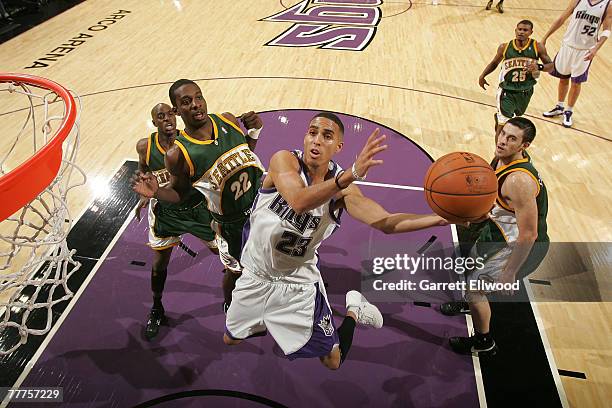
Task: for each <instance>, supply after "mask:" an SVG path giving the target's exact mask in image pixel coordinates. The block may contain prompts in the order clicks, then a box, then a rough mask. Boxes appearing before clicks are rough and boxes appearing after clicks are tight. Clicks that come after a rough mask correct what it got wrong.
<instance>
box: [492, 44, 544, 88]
mask: <svg viewBox="0 0 612 408" xmlns="http://www.w3.org/2000/svg"><path fill="white" fill-rule="evenodd" d="M534 60H535V61H537V60H538V47H537V45H536V41H535V40H534V39H532V38H530V39H529V40H528V41H527V45H526V46H525V47H523V48H518V46H517V45H516V40H512V41H510V42H509V43H508V44H506V48H505V49H504V59H503V60H502V65H501V70H500V72H499V86H500V88H503V89H505V90H508V91H527V90H529V89H531V88H533V86H534V85H535V84H536V83H537V81H536V79H535V78H534V77H533V75H532V74H531V73H529V72H526V71H524V70H523V69H524V68H526V67H527V65H528V64H529V63H530V62H533V61H534Z"/></svg>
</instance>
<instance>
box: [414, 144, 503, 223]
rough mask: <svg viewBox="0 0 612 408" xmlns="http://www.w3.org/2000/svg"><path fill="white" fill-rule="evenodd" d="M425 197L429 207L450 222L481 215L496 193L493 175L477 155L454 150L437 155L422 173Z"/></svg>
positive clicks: (495, 182)
mask: <svg viewBox="0 0 612 408" xmlns="http://www.w3.org/2000/svg"><path fill="white" fill-rule="evenodd" d="M425 197H426V199H427V204H429V206H430V207H431V209H432V210H433V211H434V212H435V213H436V214H438V215H439V216H441V217H444V218H446V219H447V220H449V221H454V222H466V221H473V220H476V219H478V218H481V217H482V216H483V215H485V214H486V213H487V212H488V211H489V210H490V209H491V208H492V207H493V203H494V202H495V198H496V197H497V177H496V176H495V172H494V171H493V169H492V168H491V166H490V165H489V164H488V163H487V162H486V161H485V160H484V159H483V158H482V157H480V156H477V155H475V154H473V153H468V152H454V153H449V154H447V155H444V156H442V157H440V158H439V159H438V160H436V161H435V162H434V163H432V165H431V166H430V167H429V170H428V171H427V174H426V175H425Z"/></svg>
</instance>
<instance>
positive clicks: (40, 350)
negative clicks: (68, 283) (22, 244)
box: [0, 158, 134, 408]
mask: <svg viewBox="0 0 612 408" xmlns="http://www.w3.org/2000/svg"><path fill="white" fill-rule="evenodd" d="M128 160H129V161H134V160H133V159H131V158H130V159H125V160H124V161H123V163H121V165H120V166H119V167H117V168H116V169H115V172H114V173H112V174H111V176H110V177H109V178H108V181H107V182H109V183H110V181H111V180H112V179H113V177H115V175H116V174H117V172H118V171H119V169H121V167H123V165H124V164H125V162H126V161H128ZM96 199H97V197H94V198H93V199H92V200H91V201H90V202H89V204H88V205H87V206H86V207H85V209H84V210H82V211H81V213H80V214H79V216H78V218H74V219H73V227H74V225H75V224H76V223H77V222H78V220H80V219H81V217H82V216H83V214H85V212H86V211H87V210H88V209H89V208H90V207H91V205H92V204H93V203H94V202H95V201H96ZM133 218H134V212H133V211H130V212H129V214H128V217H127V219H126V220H125V222H124V223H123V225H122V226H121V228H119V231H118V232H117V234H116V235H115V237H114V238H113V240H112V241H111V242H110V243H109V245H108V246H107V247H106V249H105V250H104V253H103V254H102V256H100V260H99V261H98V262H97V263H96V264H95V265H94V267H93V268H92V270H91V271H90V272H89V275H88V276H87V278H86V279H85V281H84V282H83V283H82V284H81V286H80V287H79V290H78V291H77V293H76V294H75V295H74V296H73V297H72V299H70V301H69V302H70V303H69V304H68V306H67V307H66V309H65V310H64V311H63V312H62V314H61V315H60V317H59V319H58V320H57V322H55V324H54V325H53V327H52V328H51V330H49V333H47V337H45V339H44V340H43V342H42V343H41V344H40V346H38V349H37V350H36V353H34V356H32V358H31V359H30V361H28V363H27V364H26V366H25V367H24V369H23V371H22V372H21V375H20V376H19V378H17V381H15V384H13V387H12V388H18V387H19V386H20V385H21V384H22V383H23V381H24V380H25V379H26V377H27V376H28V374H30V371H31V370H32V368H34V366H35V365H36V362H37V361H38V359H39V358H40V356H41V355H42V353H43V352H44V351H45V349H46V348H47V346H48V345H49V343H50V342H51V340H52V339H53V336H55V333H57V331H58V330H59V328H60V326H61V325H62V323H63V322H64V320H65V319H66V317H67V316H68V314H69V313H70V311H71V310H72V308H73V307H74V306H75V305H76V303H77V300H78V299H79V298H80V297H81V295H82V294H83V292H84V291H85V288H86V287H87V285H89V282H90V281H91V280H92V279H93V277H94V275H95V274H96V272H97V271H98V269H99V268H100V266H102V263H103V262H104V260H105V259H106V257H107V256H108V253H109V252H110V251H111V250H112V249H113V247H114V246H115V243H116V242H117V240H118V239H119V237H121V235H122V234H123V231H125V229H126V228H127V226H128V225H129V223H130V221H132V219H133ZM9 402H10V401H9V397H8V394H7V396H6V397H5V398H4V400H3V401H2V402H1V403H0V408H5V407H6V406H7V405H8V404H9Z"/></svg>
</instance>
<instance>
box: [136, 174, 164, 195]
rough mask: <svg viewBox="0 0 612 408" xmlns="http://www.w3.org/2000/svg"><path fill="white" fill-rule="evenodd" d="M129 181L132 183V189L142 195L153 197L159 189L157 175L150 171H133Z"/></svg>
mask: <svg viewBox="0 0 612 408" xmlns="http://www.w3.org/2000/svg"><path fill="white" fill-rule="evenodd" d="M130 181H131V184H132V190H134V191H135V192H136V193H138V194H140V195H141V196H143V197H147V198H153V197H154V196H155V193H157V190H158V189H159V184H158V183H157V177H155V176H154V175H153V174H151V173H143V172H141V171H137V172H136V173H134V175H133V176H132V178H131V180H130Z"/></svg>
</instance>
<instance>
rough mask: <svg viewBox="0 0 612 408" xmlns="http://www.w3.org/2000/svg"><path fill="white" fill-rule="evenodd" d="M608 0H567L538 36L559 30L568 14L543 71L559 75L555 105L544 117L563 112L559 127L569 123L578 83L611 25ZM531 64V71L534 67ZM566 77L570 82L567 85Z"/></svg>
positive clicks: (585, 76) (578, 90) (577, 91)
mask: <svg viewBox="0 0 612 408" xmlns="http://www.w3.org/2000/svg"><path fill="white" fill-rule="evenodd" d="M611 8H612V7H611V6H610V0H571V1H570V4H569V5H568V7H567V9H566V10H565V11H564V12H563V14H561V15H560V16H559V18H557V19H556V20H555V22H554V23H553V24H552V25H551V26H550V29H549V30H548V32H547V33H546V35H544V38H542V43H543V44H546V40H548V37H550V36H551V35H552V34H553V33H554V32H555V31H557V30H558V29H559V27H561V26H562V25H563V23H564V22H565V20H567V19H568V17H570V16H571V19H570V22H569V26H568V27H567V31H566V32H565V36H564V37H563V44H562V45H561V49H559V52H558V53H557V55H556V57H555V60H554V61H553V63H552V64H546V65H545V66H544V70H545V71H548V72H551V75H553V76H555V77H557V78H560V80H559V89H558V97H559V99H558V102H557V105H556V106H555V107H554V108H553V109H551V110H550V111H548V112H544V114H543V115H544V116H545V117H547V118H551V117H554V116H559V115H563V126H565V127H570V126H572V124H573V120H572V114H573V110H574V106H575V105H576V101H577V100H578V96H579V95H580V90H581V85H582V83H583V82H586V80H587V77H588V74H589V68H590V66H591V62H592V61H593V58H595V55H596V54H597V51H599V49H600V48H601V47H602V45H603V44H604V43H605V42H606V40H607V39H608V37H610V25H612V10H611ZM535 69H536V68H535V67H532V70H535ZM570 78H571V79H572V84H571V87H570ZM568 89H569V97H568V101H567V108H565V107H564V104H565V97H566V96H567V93H568Z"/></svg>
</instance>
